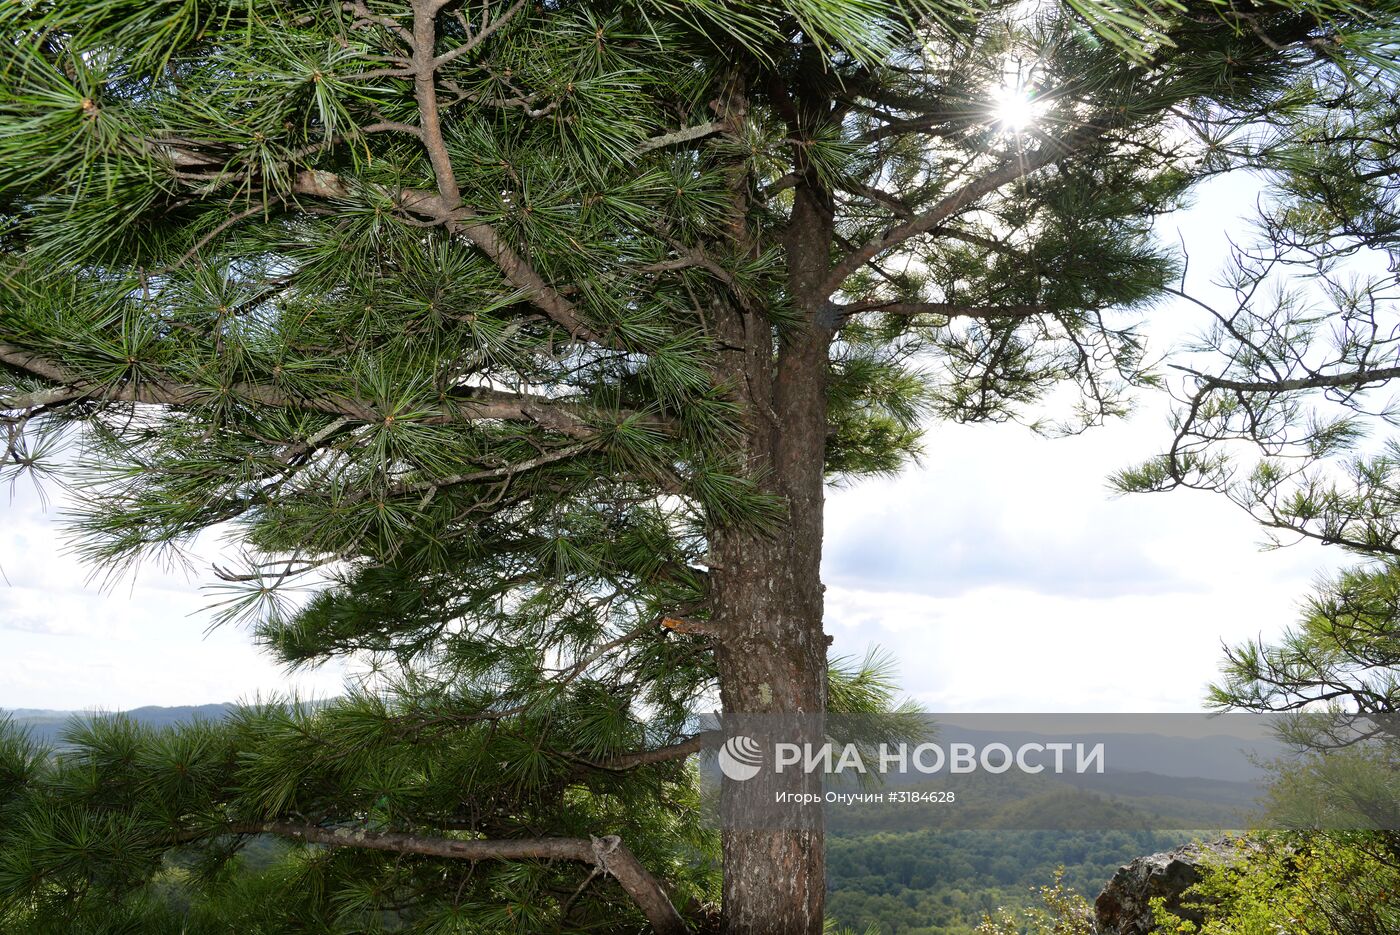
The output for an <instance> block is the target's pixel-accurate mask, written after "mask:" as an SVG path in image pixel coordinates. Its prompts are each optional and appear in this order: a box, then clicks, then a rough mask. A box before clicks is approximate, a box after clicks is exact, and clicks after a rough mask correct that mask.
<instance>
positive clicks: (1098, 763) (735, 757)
mask: <svg viewBox="0 0 1400 935" xmlns="http://www.w3.org/2000/svg"><path fill="white" fill-rule="evenodd" d="M1070 753H1073V754H1074V757H1073V761H1072V762H1071V760H1070V756H1069V754H1070ZM1104 758H1105V757H1104V744H1103V742H1102V741H1100V742H1097V743H1093V744H1086V743H1071V742H1058V743H1054V742H1052V743H1025V744H1021V745H1020V746H1018V747H1017V748H1015V749H1012V748H1011V747H1010V746H1009V745H1007V744H1004V743H989V744H985V745H982V746H980V747H979V746H978V745H976V744H971V743H952V744H949V745H948V746H947V748H946V749H945V748H944V747H942V746H940V745H939V744H936V743H921V744H918V745H916V746H910V745H908V744H902V743H901V744H898V745H894V746H891V745H888V744H883V743H882V744H879V745H878V746H876V747H875V749H874V750H870V749H865V750H862V748H861V747H860V746H859V745H857V744H842V745H837V744H832V743H825V744H821V745H819V746H813V745H811V744H795V743H779V744H775V745H774V756H773V769H774V772H778V773H782V772H786V771H787V769H788V768H790V767H796V768H797V769H798V770H800V771H802V772H805V773H826V774H832V775H839V774H841V773H847V772H851V773H860V774H866V773H870V772H879V773H887V772H899V773H910V772H914V773H929V774H931V773H941V772H944V771H945V770H946V771H947V772H949V773H974V772H979V771H980V772H986V773H992V774H998V773H1005V772H1007V771H1009V770H1012V769H1014V770H1017V771H1018V772H1022V773H1029V774H1032V775H1034V774H1035V773H1041V772H1045V771H1046V770H1049V771H1050V772H1052V773H1069V772H1073V773H1080V774H1083V773H1090V772H1093V773H1102V772H1104ZM718 760H719V769H720V772H721V773H723V774H724V776H725V778H727V779H732V780H734V781H735V782H744V781H745V780H749V779H752V778H754V777H755V776H757V775H758V774H759V772H760V770H762V768H763V763H764V757H763V750H762V747H761V746H760V744H759V742H758V741H757V740H754V739H753V738H752V737H748V736H745V735H744V734H735V735H734V736H733V737H730V738H729V739H728V740H726V741H725V742H724V744H723V745H722V746H721V747H720V748H719V756H718Z"/></svg>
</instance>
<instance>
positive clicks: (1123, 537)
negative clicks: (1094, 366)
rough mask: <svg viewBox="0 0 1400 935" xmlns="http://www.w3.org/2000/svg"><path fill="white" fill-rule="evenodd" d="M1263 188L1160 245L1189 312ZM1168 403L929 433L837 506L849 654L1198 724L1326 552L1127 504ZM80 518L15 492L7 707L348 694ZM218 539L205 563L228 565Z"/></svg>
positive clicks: (1207, 515) (909, 687) (1159, 438)
mask: <svg viewBox="0 0 1400 935" xmlns="http://www.w3.org/2000/svg"><path fill="white" fill-rule="evenodd" d="M1256 196H1257V189H1256V188H1255V187H1254V186H1253V185H1251V184H1249V183H1248V182H1247V181H1241V180H1239V179H1237V178H1232V177H1225V178H1221V179H1217V180H1215V181H1214V182H1212V183H1210V184H1209V185H1208V186H1206V187H1205V188H1204V189H1202V190H1201V191H1200V192H1199V194H1198V197H1197V199H1196V204H1195V206H1194V207H1192V208H1190V209H1188V210H1187V211H1185V212H1182V213H1179V214H1178V215H1174V216H1171V217H1168V218H1165V219H1163V220H1162V221H1161V223H1160V226H1159V230H1158V234H1159V236H1161V237H1162V238H1163V239H1164V240H1166V241H1167V242H1169V243H1177V242H1178V238H1179V236H1180V237H1181V238H1183V239H1184V240H1185V241H1186V242H1187V243H1188V244H1189V245H1190V250H1191V278H1190V280H1189V281H1188V291H1191V292H1193V293H1198V294H1205V295H1208V294H1209V285H1208V280H1209V279H1210V277H1211V276H1212V275H1213V274H1214V273H1215V272H1216V271H1217V270H1218V269H1219V266H1220V264H1221V262H1222V261H1223V260H1224V257H1225V250H1226V247H1227V243H1226V239H1225V238H1226V235H1227V234H1229V233H1234V234H1236V235H1240V234H1242V233H1244V230H1245V227H1244V222H1243V220H1242V219H1243V218H1246V217H1248V216H1249V215H1250V214H1251V213H1252V211H1253V209H1254V205H1255V199H1256ZM1150 321H1151V323H1152V324H1151V326H1150V327H1149V328H1148V329H1147V333H1148V335H1149V340H1150V349H1151V350H1152V351H1154V352H1160V351H1164V350H1166V349H1167V345H1168V344H1169V343H1171V342H1172V341H1174V340H1178V339H1180V338H1181V337H1183V336H1185V335H1187V334H1189V333H1190V332H1191V331H1192V330H1193V329H1195V328H1197V327H1200V326H1201V325H1202V324H1203V322H1202V321H1201V320H1200V317H1199V314H1198V313H1197V312H1196V311H1195V310H1193V309H1192V308H1191V307H1190V306H1188V305H1187V304H1186V303H1184V302H1181V303H1176V304H1164V305H1162V306H1161V307H1160V308H1159V309H1157V310H1154V311H1153V312H1152V313H1151V318H1150ZM1167 416H1168V409H1167V407H1166V400H1165V399H1163V398H1161V397H1160V396H1155V395H1147V396H1144V397H1143V398H1142V399H1141V403H1140V407H1139V410H1138V411H1137V412H1136V413H1135V414H1134V415H1133V416H1131V417H1129V418H1127V419H1123V420H1118V421H1115V422H1113V423H1111V424H1109V425H1108V426H1105V427H1102V428H1097V429H1092V430H1090V431H1089V432H1086V433H1085V434H1083V435H1079V436H1075V437H1071V438H1061V439H1047V438H1041V437H1037V436H1035V435H1033V434H1032V433H1030V432H1029V431H1028V430H1027V429H1025V428H1023V427H1021V426H1018V425H950V424H946V423H939V424H935V425H931V426H930V427H929V431H928V435H927V437H926V439H925V454H924V456H923V457H922V459H921V460H920V463H919V464H918V465H916V466H913V467H911V468H909V469H907V470H906V471H904V472H903V473H902V474H901V475H900V476H898V477H896V478H889V479H875V480H866V481H862V482H859V483H857V484H854V485H851V486H848V487H843V488H836V489H832V490H831V491H830V492H829V496H828V501H827V504H828V507H827V509H828V513H827V536H826V543H825V549H826V558H825V561H824V567H823V578H824V580H825V582H826V584H827V593H826V598H827V620H826V626H827V630H828V632H829V633H831V634H832V635H833V636H834V638H835V639H834V645H833V651H834V652H835V653H837V654H843V655H863V654H864V653H865V652H866V651H867V649H868V648H869V647H871V646H872V645H875V646H879V647H880V648H881V649H883V650H884V651H886V652H888V653H889V654H891V655H892V656H893V658H894V660H895V663H896V665H897V670H898V677H899V680H900V682H901V684H902V686H903V688H904V690H905V691H906V692H907V693H908V694H909V695H911V696H912V697H914V698H915V699H916V700H918V701H919V702H921V703H922V704H923V705H924V706H925V707H926V708H927V710H929V711H931V712H940V711H945V712H954V711H956V712H977V711H986V712H1018V711H1042V712H1077V711H1122V712H1164V711H1194V710H1199V709H1200V708H1201V704H1202V699H1203V697H1204V694H1205V687H1206V685H1207V683H1208V682H1209V681H1210V680H1211V679H1212V677H1213V676H1214V675H1215V673H1216V672H1217V669H1218V665H1219V661H1220V657H1221V642H1222V640H1223V641H1227V642H1232V643H1233V642H1239V641H1241V640H1246V639H1251V638H1254V637H1256V636H1259V635H1263V636H1265V637H1268V636H1270V635H1277V634H1278V633H1279V632H1280V631H1281V630H1282V629H1283V628H1284V627H1285V626H1287V625H1288V624H1290V623H1292V622H1293V621H1294V620H1295V618H1296V617H1297V608H1298V603H1299V600H1300V599H1301V598H1303V597H1304V596H1305V595H1306V593H1307V592H1308V590H1309V588H1310V585H1311V584H1312V582H1313V580H1314V579H1315V578H1316V577H1317V575H1318V574H1319V573H1323V572H1327V571H1330V570H1332V569H1334V568H1336V567H1338V565H1339V564H1340V563H1342V561H1343V556H1340V555H1338V554H1336V553H1335V551H1328V550H1326V549H1324V548H1322V547H1320V546H1315V545H1300V546H1294V547H1290V548H1286V549H1281V550H1273V551H1265V550H1262V549H1261V547H1260V546H1261V544H1262V542H1263V538H1264V537H1263V535H1262V531H1261V530H1260V529H1259V528H1258V527H1257V526H1256V525H1255V524H1254V522H1253V521H1252V520H1251V519H1250V518H1249V517H1248V516H1246V515H1245V514H1244V513H1243V512H1241V511H1240V510H1239V509H1238V508H1236V507H1234V506H1232V505H1231V504H1230V503H1228V502H1227V501H1225V500H1224V499H1223V498H1221V497H1218V496H1212V495H1209V494H1200V493H1193V492H1189V491H1180V492H1174V493H1171V494H1154V495H1133V496H1128V497H1121V496H1115V495H1114V494H1113V493H1112V491H1111V490H1110V489H1109V487H1108V484H1107V480H1106V478H1107V477H1108V475H1109V474H1110V473H1112V472H1113V471H1114V470H1116V469H1118V468H1122V467H1126V466H1128V465H1131V464H1135V463H1137V462H1140V461H1142V460H1144V459H1145V458H1147V457H1150V456H1151V455H1153V454H1156V453H1158V452H1160V451H1161V450H1162V448H1163V446H1164V445H1165V444H1166V443H1167V441H1168V439H1169V432H1168V427H1167ZM62 509H63V503H62V501H61V500H58V501H55V500H52V499H51V500H50V501H49V502H48V504H47V506H46V505H45V503H44V502H43V501H42V499H41V498H40V497H39V496H38V495H37V494H36V493H35V492H34V490H33V489H32V487H31V486H30V485H29V483H28V482H27V481H22V482H21V483H20V484H19V486H18V487H16V488H15V490H14V491H13V495H12V496H11V498H10V499H9V501H8V502H6V501H5V500H4V499H3V492H0V573H3V578H0V708H56V709H65V710H92V709H101V710H125V709H130V708H133V707H139V706H142V705H178V704H204V703H211V702H221V701H239V700H251V699H253V698H255V697H267V696H269V695H274V694H285V693H287V692H292V691H295V692H297V693H298V694H300V695H302V696H313V697H326V696H330V695H334V694H337V693H338V691H339V689H340V686H341V683H342V678H343V671H342V669H341V668H340V667H339V666H337V665H331V666H327V667H324V668H321V669H318V670H311V671H297V672H295V673H289V672H287V671H284V670H282V669H281V668H280V667H278V666H277V665H275V664H274V663H272V662H271V661H270V660H269V659H267V658H265V657H263V656H262V655H261V654H260V653H259V652H258V650H257V648H256V647H255V646H253V645H252V642H251V639H250V637H249V634H248V633H247V632H246V631H243V630H240V629H237V628H234V627H224V628H218V629H214V630H212V631H211V630H209V628H208V624H209V613H208V611H207V608H208V605H209V602H210V598H209V596H208V595H207V594H205V593H202V592H201V590H200V585H201V584H207V583H209V582H210V581H212V580H213V574H212V572H210V570H209V569H208V568H207V567H199V568H196V569H195V571H194V573H193V574H192V575H189V574H186V573H183V572H180V571H176V570H170V569H161V568H156V567H145V568H142V569H141V570H140V571H139V572H138V573H137V575H136V576H135V578H134V579H133V578H131V577H130V576H128V577H126V578H123V579H121V580H120V581H119V582H118V583H116V584H115V585H112V586H107V587H104V586H103V584H102V582H101V581H100V580H99V581H93V580H90V570H89V569H86V568H84V567H82V566H81V565H80V564H79V563H78V562H77V561H76V559H75V558H74V557H73V556H72V555H71V554H69V553H68V552H67V549H66V542H65V539H64V537H63V531H62V528H61V524H60V522H59V515H60V514H61V512H62ZM220 548H221V544H220V543H219V542H218V541H216V540H215V539H213V538H206V539H205V540H202V541H201V542H200V543H199V546H198V549H197V552H198V553H199V554H200V555H202V556H203V557H204V558H206V559H217V557H218V555H219V551H220Z"/></svg>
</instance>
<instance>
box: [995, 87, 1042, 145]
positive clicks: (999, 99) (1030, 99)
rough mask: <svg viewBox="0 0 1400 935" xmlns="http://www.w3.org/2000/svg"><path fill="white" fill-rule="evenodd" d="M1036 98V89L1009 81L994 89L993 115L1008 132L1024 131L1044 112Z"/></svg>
mask: <svg viewBox="0 0 1400 935" xmlns="http://www.w3.org/2000/svg"><path fill="white" fill-rule="evenodd" d="M1043 110H1044V107H1043V106H1042V105H1041V102H1040V101H1038V100H1036V96H1035V90H1034V89H1033V88H1029V87H1027V86H1026V85H1024V84H1019V83H1014V84H1012V83H1008V84H1004V85H1002V86H1001V87H999V88H996V89H995V90H993V91H992V116H993V117H994V118H995V119H996V122H997V124H998V125H999V126H1000V127H1001V128H1002V130H1004V131H1005V132H1007V133H1011V134H1017V133H1023V132H1024V131H1026V130H1028V129H1030V127H1031V125H1032V124H1034V123H1035V121H1036V118H1038V117H1039V116H1040V115H1041V113H1042V112H1043Z"/></svg>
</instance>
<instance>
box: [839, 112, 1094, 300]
mask: <svg viewBox="0 0 1400 935" xmlns="http://www.w3.org/2000/svg"><path fill="white" fill-rule="evenodd" d="M1104 129H1105V127H1104V126H1101V125H1099V124H1096V123H1090V124H1089V125H1087V126H1086V127H1084V128H1083V129H1082V130H1079V131H1076V132H1075V133H1072V134H1070V135H1068V136H1066V137H1065V138H1064V139H1062V140H1058V141H1053V140H1046V141H1045V142H1044V143H1043V144H1042V145H1041V147H1040V149H1039V150H1037V151H1036V152H1034V153H1029V154H1024V155H1018V156H1016V157H1015V158H1013V159H1010V160H1008V161H1006V162H1004V163H1002V164H1001V165H999V166H997V167H996V168H995V169H992V170H991V171H990V172H988V173H987V174H986V175H983V176H982V177H981V178H977V179H973V180H972V181H970V182H968V183H967V184H966V185H964V186H962V187H961V188H959V189H958V190H956V191H954V192H953V193H952V194H950V195H948V196H947V197H945V198H944V199H943V200H942V201H940V202H938V203H937V204H936V205H934V206H933V207H932V208H929V209H928V210H927V211H924V212H922V213H920V214H918V215H915V216H914V217H913V218H911V219H910V220H908V221H905V222H904V223H903V224H898V225H896V226H894V227H892V228H890V230H889V231H887V232H886V233H885V234H883V235H881V236H879V237H876V238H875V239H873V240H870V241H868V242H866V243H865V244H864V245H863V246H861V247H859V248H857V249H856V250H855V251H854V252H852V253H850V254H847V255H846V256H845V257H844V258H842V260H841V262H839V263H837V264H836V267H835V269H833V270H832V271H831V275H830V276H829V277H827V280H826V282H825V283H824V284H823V286H822V294H823V295H826V296H830V295H832V294H833V293H835V292H836V291H837V290H839V289H840V288H841V286H842V284H843V283H845V281H846V277H848V276H850V275H851V273H853V272H855V271H856V270H857V269H858V268H859V267H860V266H861V265H862V264H864V263H866V262H867V261H869V260H873V259H874V258H875V257H877V256H879V255H880V254H881V253H884V252H885V251H886V250H889V249H890V248H892V247H896V246H898V245H899V244H901V243H904V242H905V241H906V240H909V239H910V238H912V237H917V236H919V235H920V234H925V233H928V232H929V231H931V230H933V229H934V228H936V227H938V226H939V225H940V224H942V223H943V222H944V221H946V220H948V219H949V218H950V217H952V216H953V215H955V214H957V213H958V212H959V211H961V210H963V209H964V208H967V207H969V206H971V205H972V204H974V203H975V202H977V201H978V200H979V199H981V198H982V197H983V196H985V195H989V194H991V193H992V192H994V191H996V190H997V189H999V188H1001V187H1002V186H1003V185H1006V184H1008V183H1010V182H1014V181H1015V180H1017V179H1019V178H1023V177H1025V176H1027V175H1030V174H1031V173H1032V172H1035V171H1037V170H1038V169H1041V168H1043V167H1045V166H1047V165H1049V164H1050V163H1052V162H1054V161H1055V160H1057V159H1062V158H1064V157H1065V156H1067V155H1069V154H1070V153H1072V152H1074V151H1075V150H1077V149H1080V148H1082V147H1083V146H1085V145H1087V144H1089V143H1091V142H1093V141H1094V140H1096V139H1098V137H1099V135H1100V134H1101V133H1102V132H1103V130H1104Z"/></svg>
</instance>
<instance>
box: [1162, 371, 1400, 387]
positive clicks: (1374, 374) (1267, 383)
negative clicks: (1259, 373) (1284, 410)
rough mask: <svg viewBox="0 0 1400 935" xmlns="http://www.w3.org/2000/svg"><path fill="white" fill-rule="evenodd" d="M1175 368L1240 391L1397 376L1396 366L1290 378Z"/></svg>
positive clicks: (1209, 383)
mask: <svg viewBox="0 0 1400 935" xmlns="http://www.w3.org/2000/svg"><path fill="white" fill-rule="evenodd" d="M1176 369H1178V370H1185V371H1186V372H1187V373H1190V374H1191V375H1192V376H1196V377H1200V379H1201V380H1202V381H1203V389H1207V390H1235V391H1237V392H1240V393H1288V392H1293V391H1295V390H1321V389H1330V388H1334V387H1340V386H1350V387H1360V386H1364V385H1365V384H1367V383H1383V382H1385V381H1386V380H1394V379H1395V378H1396V377H1400V367H1379V368H1376V369H1373V370H1350V371H1347V372H1346V373H1331V374H1317V375H1314V376H1310V377H1298V378H1297V379H1293V380H1255V381H1251V380H1227V379H1225V378H1223V377H1211V376H1206V375H1204V374H1201V373H1197V372H1196V371H1194V370H1188V369H1187V368H1185V367H1177V368H1176Z"/></svg>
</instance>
